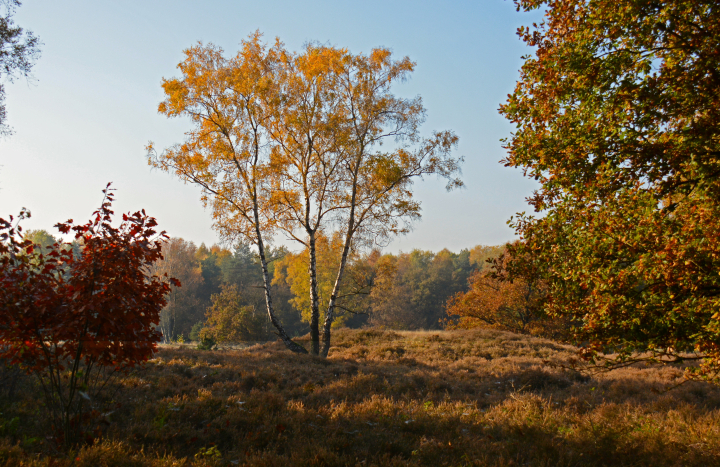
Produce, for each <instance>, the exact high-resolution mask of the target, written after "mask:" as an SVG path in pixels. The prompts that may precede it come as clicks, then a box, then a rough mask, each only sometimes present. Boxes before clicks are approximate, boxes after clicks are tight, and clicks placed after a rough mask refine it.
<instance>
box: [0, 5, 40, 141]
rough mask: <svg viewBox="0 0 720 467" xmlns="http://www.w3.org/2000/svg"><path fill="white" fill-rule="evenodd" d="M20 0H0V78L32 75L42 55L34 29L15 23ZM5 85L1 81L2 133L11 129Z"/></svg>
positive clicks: (0, 122) (0, 129) (0, 127)
mask: <svg viewBox="0 0 720 467" xmlns="http://www.w3.org/2000/svg"><path fill="white" fill-rule="evenodd" d="M18 6H20V0H0V8H2V7H4V9H5V12H4V13H5V14H4V16H0V80H5V81H10V82H12V81H13V80H14V79H15V78H17V77H18V76H23V77H26V78H27V77H28V76H30V70H31V69H32V66H33V64H34V63H35V60H36V59H37V57H38V55H40V48H39V47H40V40H39V39H38V38H37V36H35V35H34V34H33V33H32V31H23V28H21V27H20V26H17V25H15V22H14V21H13V19H12V15H13V13H14V12H15V8H16V7H18ZM6 120H7V115H6V111H5V86H4V84H3V83H2V81H0V135H1V134H7V133H8V132H9V131H10V130H9V128H8V126H7V123H6Z"/></svg>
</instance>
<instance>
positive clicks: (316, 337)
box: [308, 231, 320, 355]
mask: <svg viewBox="0 0 720 467" xmlns="http://www.w3.org/2000/svg"><path fill="white" fill-rule="evenodd" d="M308 234H309V236H310V239H309V242H308V250H309V252H310V264H309V266H308V273H309V274H310V339H311V341H312V354H313V355H317V354H318V353H319V352H320V300H319V298H318V284H317V250H316V244H315V240H316V239H315V231H309V232H308Z"/></svg>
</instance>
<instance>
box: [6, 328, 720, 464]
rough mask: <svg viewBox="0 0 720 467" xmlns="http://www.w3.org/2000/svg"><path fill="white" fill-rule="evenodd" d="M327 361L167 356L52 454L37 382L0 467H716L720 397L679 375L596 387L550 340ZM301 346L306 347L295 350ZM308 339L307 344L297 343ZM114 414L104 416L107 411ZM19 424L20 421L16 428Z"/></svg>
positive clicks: (648, 374) (657, 371) (473, 340)
mask: <svg viewBox="0 0 720 467" xmlns="http://www.w3.org/2000/svg"><path fill="white" fill-rule="evenodd" d="M335 339H336V340H335V346H334V347H333V348H332V350H331V352H330V356H329V358H328V359H327V360H325V359H321V358H317V357H312V356H308V355H296V354H292V353H290V352H288V351H287V350H284V348H282V346H281V344H279V343H268V344H261V345H255V346H252V347H248V348H246V349H241V350H222V351H213V352H208V351H199V350H194V349H191V348H189V347H182V348H170V347H165V348H162V349H161V350H160V351H159V352H158V353H157V354H156V356H155V359H154V360H152V361H151V362H149V363H148V364H147V365H146V368H145V369H143V370H141V371H139V372H137V373H136V374H134V375H133V376H131V377H129V378H127V379H126V380H125V381H123V383H122V385H121V388H120V390H119V391H118V392H117V393H116V394H115V395H114V400H112V401H105V402H104V403H103V404H104V405H103V406H102V407H100V406H98V407H97V409H98V411H99V412H102V413H104V414H107V415H104V416H101V417H100V418H99V426H100V428H101V431H102V436H101V437H100V438H98V439H97V440H96V441H95V443H94V445H92V446H90V445H88V446H85V447H83V448H81V449H80V450H79V451H77V452H74V453H71V455H70V456H66V455H58V454H55V455H52V454H51V455H52V458H51V457H48V454H49V453H51V446H50V445H49V444H47V443H45V442H44V441H41V439H44V436H45V435H47V434H49V432H48V431H47V430H46V429H44V427H43V420H42V412H41V411H39V410H38V407H37V406H38V404H37V400H38V399H39V396H40V393H39V392H38V391H37V389H33V385H32V382H31V380H27V381H24V382H22V383H21V384H22V385H23V387H22V390H21V391H18V393H19V394H21V395H20V396H16V398H15V400H14V401H12V402H10V401H5V402H4V403H3V410H2V415H1V417H2V423H3V424H2V427H0V430H1V431H0V434H1V435H2V436H3V438H4V440H3V441H2V445H0V461H1V462H2V463H3V464H5V465H17V466H20V465H27V466H45V465H47V466H49V465H57V466H65V465H77V466H88V467H89V466H93V467H95V466H130V465H132V466H135V465H138V466H146V465H147V466H150V465H153V466H155V465H158V466H159V465H167V466H171V465H172V466H176V465H177V466H180V465H257V466H261V465H262V466H289V465H297V466H303V465H307V466H310V465H313V466H324V465H327V466H344V465H359V466H370V465H453V466H458V465H462V466H465V465H497V466H509V465H532V466H576V465H597V466H601V465H608V466H610V465H612V466H618V465H633V466H635V465H648V466H649V465H652V466H670V465H677V466H687V465H698V466H707V465H719V464H720V433H719V431H720V410H719V409H720V389H719V388H717V387H715V386H712V385H709V384H707V383H701V382H691V383H685V384H683V385H681V386H680V387H678V388H675V389H672V390H668V389H669V388H671V387H672V386H674V385H677V384H678V383H679V382H681V381H682V370H681V369H680V368H676V367H649V366H645V365H642V366H635V367H631V368H625V369H622V370H616V371H613V372H610V373H606V374H602V375H596V376H593V377H588V376H583V375H581V374H580V373H577V372H573V371H570V370H563V369H561V368H558V367H553V366H551V365H549V364H548V362H553V363H563V362H568V361H570V360H571V359H573V357H574V353H573V349H572V348H571V347H566V346H562V345H559V344H557V343H554V342H552V341H548V340H544V339H537V338H531V337H527V336H519V335H515V334H510V333H505V332H499V331H491V330H470V331H442V332H440V331H438V332H392V331H379V330H372V329H370V330H341V331H339V332H338V333H337V335H336V338H335ZM301 342H302V340H301ZM304 343H305V344H306V345H307V344H308V342H304ZM108 412H110V413H108ZM13 420H14V421H13Z"/></svg>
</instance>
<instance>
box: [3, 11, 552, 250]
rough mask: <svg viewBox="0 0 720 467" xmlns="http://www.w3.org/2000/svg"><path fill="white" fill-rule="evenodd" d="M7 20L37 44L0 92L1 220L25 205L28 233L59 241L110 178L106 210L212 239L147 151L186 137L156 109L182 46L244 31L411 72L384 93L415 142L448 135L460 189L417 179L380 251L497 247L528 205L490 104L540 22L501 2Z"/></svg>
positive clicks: (234, 39)
mask: <svg viewBox="0 0 720 467" xmlns="http://www.w3.org/2000/svg"><path fill="white" fill-rule="evenodd" d="M14 18H15V22H16V24H18V25H19V26H21V27H23V28H26V29H29V30H32V31H33V32H34V33H35V34H36V35H37V36H39V37H40V40H41V41H42V43H43V45H42V47H41V49H42V55H41V57H40V58H39V60H38V61H37V64H36V65H35V67H34V68H33V79H32V80H30V81H26V80H23V79H19V80H16V81H15V82H14V83H11V84H8V85H7V99H6V108H7V113H8V120H7V121H8V124H9V125H10V126H11V127H12V129H13V131H14V134H13V135H11V136H10V137H7V138H4V139H0V217H4V218H7V216H8V215H11V214H17V212H19V210H20V209H21V208H22V207H26V208H28V209H29V210H30V211H31V212H32V218H31V219H28V220H26V221H25V222H24V223H23V226H24V228H25V229H46V230H48V231H49V232H50V233H51V234H57V231H56V230H55V229H53V227H52V226H53V225H54V224H56V223H57V222H61V221H65V220H67V219H74V220H75V221H76V222H78V223H82V222H85V221H86V220H87V219H89V217H90V215H91V213H92V212H93V211H94V210H95V209H96V208H97V207H98V206H99V204H100V202H101V200H102V193H101V190H102V189H103V188H104V187H105V185H106V184H107V183H108V182H112V183H113V186H114V187H115V188H116V190H117V191H116V202H115V204H114V208H115V211H116V213H120V212H128V211H137V210H139V209H145V210H146V212H147V213H148V214H150V215H152V216H154V217H155V218H156V219H157V220H158V223H159V226H160V228H161V229H163V230H165V231H167V233H168V234H169V235H170V236H173V237H182V238H184V239H186V240H192V241H194V242H195V243H196V244H200V243H205V244H207V245H210V244H213V243H216V242H217V241H218V237H217V235H216V233H215V232H214V231H213V230H212V228H211V225H212V220H211V215H210V214H211V213H210V209H209V208H208V209H205V208H204V207H203V206H202V204H201V202H200V190H199V188H197V187H195V186H192V185H187V184H184V183H183V182H181V181H180V180H178V179H177V178H174V177H173V176H171V175H169V174H167V173H164V172H160V171H157V170H152V169H151V168H150V167H149V166H148V164H147V160H146V151H145V147H146V145H147V144H148V142H150V141H152V142H154V144H155V146H156V147H157V148H159V149H162V148H165V147H168V146H170V145H172V144H175V143H178V142H181V141H182V140H183V138H184V136H183V134H184V132H185V131H188V130H189V129H190V128H191V124H190V122H189V121H188V120H186V119H168V118H167V117H164V116H162V115H160V114H159V113H158V112H157V106H158V104H159V103H160V101H162V100H163V93H162V89H161V87H160V83H161V81H162V78H163V77H165V78H170V77H173V76H178V70H177V68H176V67H177V64H178V63H179V62H180V61H182V59H183V50H184V49H186V48H188V47H190V46H192V45H194V44H196V43H197V42H198V41H200V42H203V43H213V44H216V45H218V46H221V47H222V48H223V49H224V50H225V51H226V53H227V54H228V55H233V54H234V53H235V52H236V51H237V50H238V48H239V43H240V41H241V40H243V39H245V38H247V36H248V35H250V34H251V33H252V32H254V31H256V30H259V31H261V32H262V33H263V34H264V37H265V39H266V40H268V41H273V40H274V38H275V37H279V38H280V39H281V40H282V41H283V42H284V43H285V44H286V46H287V47H288V49H290V50H300V49H301V48H302V46H303V44H305V43H307V42H309V41H317V42H321V43H325V44H329V45H334V46H338V47H345V48H348V49H349V50H350V51H351V52H353V53H361V52H362V53H369V52H370V50H371V49H372V48H373V47H379V46H382V47H388V48H390V49H391V50H392V51H393V55H394V56H395V57H397V58H400V57H403V56H409V57H410V58H411V59H412V60H413V61H415V62H416V63H417V67H416V69H415V72H414V73H413V75H412V76H411V79H410V80H409V81H408V82H406V83H401V84H399V85H397V86H396V88H395V89H394V92H395V93H396V95H398V96H402V97H414V96H416V95H420V96H422V98H423V102H424V104H425V107H426V108H427V120H426V122H425V124H424V125H423V127H422V132H423V133H424V134H426V135H430V134H431V133H432V132H433V131H437V130H453V131H454V132H455V133H456V134H457V135H458V136H459V138H460V143H459V146H458V148H457V151H456V152H455V155H456V156H462V157H464V158H465V162H464V164H463V168H462V169H463V175H462V179H463V180H464V182H465V185H466V186H465V188H463V189H460V190H455V191H452V192H449V193H448V192H446V191H445V189H444V187H445V183H444V181H443V180H438V179H435V178H426V179H425V180H422V181H420V180H418V181H417V182H416V184H415V194H416V197H417V199H418V200H420V201H421V203H422V209H423V212H422V219H421V220H420V221H419V222H417V223H416V224H415V225H414V229H413V231H412V232H411V233H409V234H407V235H405V236H402V237H398V238H396V239H395V240H393V241H392V243H390V244H389V245H388V247H386V249H385V251H388V252H398V251H406V252H407V251H411V250H413V249H415V248H419V249H423V250H432V251H438V250H441V249H443V248H448V249H450V250H451V251H460V250H461V249H463V248H472V247H473V246H475V245H479V244H483V245H497V244H501V243H504V242H506V241H510V240H512V239H513V238H515V237H514V232H513V230H512V229H511V228H510V227H508V225H507V221H508V219H509V218H510V216H512V215H513V214H515V213H517V212H521V211H526V210H529V207H528V206H527V204H526V202H525V198H526V197H528V196H529V195H530V194H531V193H532V191H533V189H534V188H535V187H536V185H535V182H533V181H531V180H528V179H526V178H524V177H523V175H522V172H521V171H520V170H518V169H512V168H506V167H503V166H502V164H500V163H499V161H500V160H501V159H502V158H503V157H504V154H505V153H504V150H503V149H502V143H501V142H500V140H501V139H502V138H507V137H509V136H510V134H511V132H512V130H513V127H512V125H511V124H510V123H509V122H507V121H505V120H504V119H503V117H502V116H501V115H499V114H498V111H497V109H498V107H499V105H500V104H501V103H503V102H504V101H505V100H506V99H507V95H508V94H509V93H511V92H512V91H513V89H514V87H515V82H516V81H517V79H518V76H519V72H518V70H519V69H520V67H521V65H522V59H521V56H523V55H527V54H530V53H532V50H531V49H529V48H527V47H525V46H524V44H522V42H521V41H520V40H519V38H518V37H517V35H516V30H517V28H518V27H519V26H522V25H530V24H532V23H533V22H539V20H540V19H541V17H540V13H538V12H530V13H524V12H520V13H518V12H516V11H515V5H514V4H513V2H512V1H509V0H473V1H460V0H457V1H447V0H446V1H443V2H440V1H420V0H413V1H404V0H384V1H375V0H366V1H363V2H358V1H352V2H350V1H345V0H329V1H301V0H282V1H281V0H264V1H262V2H258V1H245V0H242V1H241V0H236V1H230V0H226V1H220V0H216V1H210V0H204V1H202V2H200V1H184V0H144V1H135V0H122V1H119V0H102V1H97V0H94V1H80V0H63V1H62V2H59V1H57V0H43V1H40V0H23V4H22V6H21V7H20V8H19V9H18V10H17V11H16V13H15V16H14ZM277 242H278V243H285V242H284V241H283V239H282V238H279V239H277ZM287 245H288V246H290V247H293V245H292V244H290V243H287Z"/></svg>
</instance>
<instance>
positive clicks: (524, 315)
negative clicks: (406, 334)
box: [446, 251, 547, 333]
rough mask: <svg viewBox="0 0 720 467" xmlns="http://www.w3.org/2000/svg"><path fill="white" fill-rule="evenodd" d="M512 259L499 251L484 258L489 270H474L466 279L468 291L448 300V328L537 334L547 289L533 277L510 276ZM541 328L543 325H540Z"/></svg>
mask: <svg viewBox="0 0 720 467" xmlns="http://www.w3.org/2000/svg"><path fill="white" fill-rule="evenodd" d="M512 261H513V258H512V257H511V256H510V254H508V252H507V251H503V252H502V253H501V254H500V255H499V256H498V257H497V258H488V259H487V260H486V264H487V265H489V266H490V265H491V266H490V267H489V268H485V269H478V270H476V271H475V272H474V273H473V274H472V275H471V276H470V278H469V279H468V283H469V284H470V289H469V290H468V291H467V292H459V293H457V294H456V295H455V296H453V297H452V298H451V299H450V300H448V302H447V305H446V311H447V314H448V316H449V319H448V320H446V324H447V326H448V327H449V328H465V329H469V328H474V327H478V326H480V327H482V326H487V327H492V328H497V329H503V330H506V331H512V332H517V333H533V332H534V333H541V332H542V328H544V327H547V325H546V323H542V321H544V320H543V318H544V313H543V305H544V301H545V300H546V298H547V297H546V294H547V287H546V285H545V283H544V281H542V280H538V278H537V276H536V275H534V274H528V273H527V271H526V272H525V274H523V275H519V274H517V273H516V274H514V275H510V274H509V271H508V266H509V265H510V264H511V263H512ZM543 324H545V325H543Z"/></svg>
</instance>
